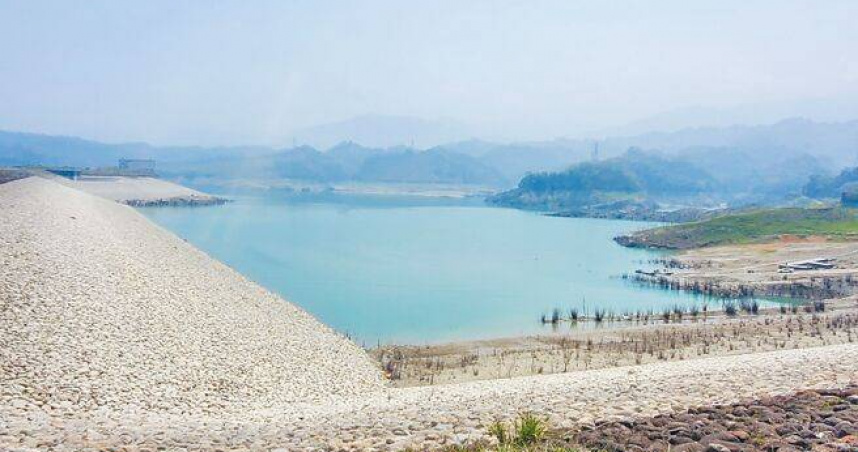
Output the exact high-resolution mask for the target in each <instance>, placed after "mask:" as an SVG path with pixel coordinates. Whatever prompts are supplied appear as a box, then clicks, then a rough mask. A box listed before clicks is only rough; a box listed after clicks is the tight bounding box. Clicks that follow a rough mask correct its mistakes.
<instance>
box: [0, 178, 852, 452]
mask: <svg viewBox="0 0 858 452" xmlns="http://www.w3.org/2000/svg"><path fill="white" fill-rule="evenodd" d="M0 297H2V298H0V308H2V309H0V381H2V386H0V388H2V389H0V450H28V451H29V450H44V449H51V450H87V449H88V448H89V449H91V450H101V449H113V450H150V451H155V450H192V449H199V450H273V449H277V448H281V450H400V449H403V448H405V447H408V446H414V447H417V448H433V447H437V446H441V445H445V444H451V443H465V442H471V441H474V440H479V439H484V438H485V433H486V426H487V425H488V424H489V423H490V422H492V421H493V420H495V419H512V418H513V417H515V416H517V415H518V414H519V413H521V412H523V411H532V412H535V413H537V414H539V415H543V416H546V417H547V418H548V419H549V422H550V424H551V425H552V426H554V427H557V428H564V427H570V428H571V427H574V426H580V425H589V424H592V423H593V422H594V421H596V420H597V419H608V420H610V419H612V418H617V419H618V418H626V417H629V416H652V415H656V414H658V413H670V412H677V411H681V410H684V409H687V408H689V407H693V406H701V405H706V404H712V403H731V402H735V401H736V400H738V399H740V398H742V397H752V396H758V395H761V394H775V393H786V392H791V391H793V390H795V389H797V388H807V387H815V386H824V387H833V386H843V385H846V384H848V383H849V382H850V381H853V380H855V379H856V378H858V345H854V344H843V345H834V346H826V347H818V348H809V349H799V350H780V351H775V352H768V353H756V354H748V355H741V356H727V357H718V358H711V359H700V360H688V361H679V362H670V363H658V364H648V365H642V366H634V367H624V368H612V369H600V370H592V371H584V372H573V373H566V374H555V375H541V376H532V377H521V378H512V379H506V380H492V381H478V382H470V383H463V384H457V385H444V386H432V387H420V388H402V389H393V388H385V387H384V385H383V383H382V382H381V379H380V377H379V375H380V372H379V370H378V369H377V368H376V367H375V365H374V364H373V363H372V362H371V361H370V360H369V358H368V357H367V355H366V354H365V353H364V352H363V351H362V350H360V349H359V348H358V347H356V346H355V345H353V344H352V343H350V342H348V341H346V340H345V339H343V338H342V337H340V336H338V335H336V334H334V333H333V332H332V331H331V330H330V329H328V328H327V327H325V326H323V325H321V324H320V323H319V322H317V321H316V320H314V319H313V318H312V317H310V316H309V315H307V314H306V313H304V312H303V311H302V310H300V309H298V308H297V307H295V306H293V305H291V304H289V303H287V302H285V301H283V300H282V299H280V298H278V297H276V296H274V295H273V294H271V293H269V292H267V291H265V290H264V289H262V288H260V287H259V286H257V285H255V284H253V283H251V282H250V281H248V280H246V279H245V278H243V277H241V276H240V275H238V274H237V273H235V272H234V271H232V270H230V269H229V268H227V267H226V266H224V265H222V264H220V263H218V262H217V261H215V260H213V259H211V258H209V257H208V256H206V255H205V254H204V253H202V252H200V251H198V250H196V249H194V248H193V247H191V246H189V245H187V244H185V243H184V242H183V241H181V240H180V239H178V238H176V237H175V236H173V235H172V234H170V233H169V232H167V231H165V230H163V229H161V228H159V227H157V226H154V225H153V224H152V223H151V222H149V221H148V220H147V219H146V218H144V217H143V216H141V215H139V214H137V213H136V212H135V211H134V210H133V209H131V208H129V207H126V206H121V205H118V204H116V203H113V202H110V201H107V200H104V199H101V198H97V197H94V196H90V195H87V194H84V193H82V192H79V191H75V190H73V189H70V188H67V187H63V186H60V185H58V184H56V183H52V182H49V181H44V180H40V179H34V178H30V179H24V180H21V181H15V182H11V183H8V184H4V185H2V186H0Z"/></svg>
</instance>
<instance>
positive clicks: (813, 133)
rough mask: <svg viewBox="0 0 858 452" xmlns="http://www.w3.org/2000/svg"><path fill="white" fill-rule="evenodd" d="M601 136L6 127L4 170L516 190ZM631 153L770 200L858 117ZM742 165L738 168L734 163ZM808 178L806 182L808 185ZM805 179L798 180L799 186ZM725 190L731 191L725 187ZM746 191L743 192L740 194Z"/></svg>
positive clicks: (849, 158) (847, 137) (832, 152)
mask: <svg viewBox="0 0 858 452" xmlns="http://www.w3.org/2000/svg"><path fill="white" fill-rule="evenodd" d="M596 145H597V142H596V141H594V140H583V139H575V140H573V139H556V140H550V141H541V142H526V143H506V144H498V143H492V142H487V141H481V140H476V139H468V140H464V141H453V142H449V143H447V144H443V145H439V146H434V147H431V148H429V149H426V150H418V149H415V148H412V147H410V146H403V145H402V143H399V144H398V145H397V146H390V147H373V146H367V145H365V144H358V142H355V141H344V142H340V143H338V144H336V145H334V146H333V147H331V148H329V149H327V150H326V151H322V150H319V149H317V148H314V147H310V146H297V147H292V148H281V149H278V148H273V147H266V146H230V147H194V146H184V147H176V146H152V145H149V144H146V143H119V144H106V143H100V142H97V141H92V140H85V139H81V138H76V137H64V136H50V135H39V134H29V133H20V132H2V131H0V166H3V165H5V166H19V165H69V166H84V167H87V166H90V167H92V166H112V165H115V164H116V162H117V160H118V159H120V158H153V159H155V160H157V161H158V170H159V172H160V173H161V174H163V175H165V176H168V177H174V178H179V177H181V178H184V179H187V178H194V177H220V178H275V179H276V178H288V179H296V180H307V181H315V182H338V181H361V182H419V183H444V184H473V185H482V186H488V187H499V188H509V187H514V186H516V184H517V183H518V182H519V181H520V180H521V179H522V178H524V177H525V176H527V175H528V174H530V173H540V172H560V171H563V170H565V169H567V168H569V167H570V166H572V165H574V164H578V163H581V162H585V161H589V160H591V158H592V154H593V151H594V149H595V147H596ZM630 148H641V149H647V150H658V151H660V153H661V154H662V155H663V156H664V157H670V156H676V157H679V158H681V159H683V160H685V161H687V162H689V163H691V164H693V165H696V166H697V167H700V168H705V169H706V170H707V173H708V174H709V176H710V177H711V178H712V179H713V180H714V181H715V183H716V184H715V186H717V187H720V188H719V189H723V190H727V189H728V188H729V187H731V186H734V187H736V189H735V190H733V191H734V192H735V191H741V190H746V191H758V192H760V193H763V194H770V193H775V192H789V191H800V188H801V185H802V184H804V183H805V182H807V180H806V177H807V173H809V172H810V173H812V174H820V175H827V174H830V173H833V172H835V171H839V170H840V169H842V168H843V167H846V166H854V164H855V163H856V162H855V159H856V157H858V121H849V122H842V123H816V122H813V121H808V120H804V119H790V120H784V121H780V122H778V123H775V124H771V125H767V126H733V127H727V128H694V129H683V130H680V131H677V132H659V133H647V134H643V135H639V136H633V137H613V138H607V139H604V140H600V141H598V149H599V155H598V157H599V159H600V160H606V159H610V158H613V157H618V156H621V155H623V154H624V153H625V152H626V151H627V150H628V149H630ZM737 162H738V163H740V164H737ZM802 178H805V179H804V180H801V179H802ZM799 180H801V182H800V183H799V182H797V181H799ZM725 187H727V188H725ZM740 189H741V190H740Z"/></svg>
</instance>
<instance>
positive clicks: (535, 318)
mask: <svg viewBox="0 0 858 452" xmlns="http://www.w3.org/2000/svg"><path fill="white" fill-rule="evenodd" d="M412 204H413V203H408V202H378V201H377V200H361V199H360V198H354V199H348V200H346V201H341V202H314V203H307V202H293V201H288V200H286V199H276V198H271V199H253V198H244V199H240V200H239V201H238V202H235V203H231V204H228V205H224V206H216V207H205V208H169V207H167V208H147V209H141V210H142V211H143V213H144V214H146V215H147V216H148V217H149V218H151V219H152V220H154V221H155V222H157V223H159V224H161V225H162V226H164V227H166V228H168V229H170V230H171V231H173V232H174V233H176V234H177V235H179V236H181V237H183V238H185V239H187V240H188V241H190V242H191V243H193V244H194V245H196V246H197V247H199V248H201V249H203V250H205V251H206V252H208V253H209V254H210V255H212V256H214V257H215V258H217V259H219V260H221V261H223V262H225V263H227V264H228V265H230V266H232V267H233V268H235V269H236V270H238V271H239V272H241V273H243V274H244V275H246V276H248V277H249V278H251V279H253V280H255V281H257V282H258V283H260V284H262V285H263V286H265V287H267V288H268V289H270V290H272V291H275V292H277V293H279V294H281V295H282V296H283V297H285V298H287V299H288V300H290V301H292V302H294V303H296V304H298V305H300V306H302V307H303V308H304V309H306V310H308V311H310V312H311V313H313V314H314V315H315V316H317V317H318V318H319V319H321V320H322V321H324V322H326V323H327V324H329V325H331V326H333V327H334V328H335V329H337V330H339V331H341V332H344V333H348V334H350V335H351V336H352V337H354V338H356V339H357V340H358V341H359V342H363V343H365V344H366V345H375V344H376V343H377V342H382V343H390V342H395V343H430V342H441V341H447V340H458V339H473V338H488V337H501V336H513V335H520V334H529V333H547V332H550V331H551V329H550V327H548V326H543V325H541V323H540V322H539V317H540V315H542V314H548V313H550V312H551V309H552V308H554V307H560V308H563V310H564V311H565V310H566V309H568V308H569V307H578V308H579V309H580V308H583V307H584V306H585V305H586V306H587V308H588V309H589V310H590V311H591V312H592V310H593V309H594V307H604V308H608V309H612V310H614V311H616V312H618V313H619V312H623V311H625V310H636V309H648V308H654V309H656V310H658V309H659V308H660V307H663V306H665V305H673V304H676V303H682V304H691V303H693V302H695V301H699V300H695V299H694V296H693V295H690V294H679V293H670V292H665V291H660V290H657V289H649V288H641V287H636V286H635V285H632V284H630V283H627V282H626V281H624V280H622V279H621V278H619V276H620V275H622V274H623V273H627V272H632V271H633V270H634V269H635V268H640V267H641V266H643V265H644V264H642V262H645V261H646V260H648V259H651V258H652V257H654V256H655V254H653V253H651V252H647V251H642V250H632V249H627V248H623V247H621V246H618V245H616V244H615V243H614V242H613V241H612V240H611V238H612V237H614V236H615V235H617V234H619V233H622V232H627V231H631V230H634V229H639V228H642V227H646V226H649V225H648V224H645V223H640V222H627V221H616V220H596V219H570V218H551V217H546V216H542V215H539V214H536V213H531V212H523V211H518V210H511V209H500V208H491V207H482V206H456V205H435V203H431V202H429V203H427V202H425V201H424V202H423V203H420V204H419V205H412ZM561 328H562V327H561Z"/></svg>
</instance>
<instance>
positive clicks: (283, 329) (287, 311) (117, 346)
mask: <svg viewBox="0 0 858 452" xmlns="http://www.w3.org/2000/svg"><path fill="white" fill-rule="evenodd" d="M0 366H2V367H0V377H2V381H3V386H2V401H3V403H4V404H16V405H21V404H30V403H38V404H40V405H42V406H45V407H51V408H55V409H68V410H71V411H79V410H93V409H97V408H100V407H111V408H118V407H122V408H126V407H132V408H138V409H145V410H149V411H155V412H174V413H177V412H199V413H207V412H211V411H217V412H224V411H244V410H247V409H261V408H268V407H273V406H281V405H283V404H285V403H291V402H296V401H305V400H308V399H316V398H320V397H325V396H330V395H336V394H358V393H361V392H365V391H368V390H374V389H379V388H380V387H381V386H382V380H381V377H380V372H379V369H378V368H377V366H376V365H375V364H374V362H373V361H372V360H371V359H370V358H369V357H368V356H367V355H366V353H364V351H363V350H361V349H360V348H359V347H358V346H356V345H354V344H353V343H351V342H350V341H348V340H346V339H345V338H343V337H342V336H340V335H338V334H336V333H335V332H334V331H332V330H331V329H329V328H328V327H326V326H324V325H322V324H321V323H319V322H318V321H317V320H315V319H314V318H313V317H311V316H310V315H309V314H307V313H306V312H304V311H303V310H301V309H299V308H297V307H296V306H294V305H293V304H291V303H288V302H286V301H284V300H283V299H281V298H279V297H277V296H276V295H274V294H272V293H270V292H268V291H266V290H264V289H263V288H261V287H260V286H258V285H256V284H254V283H253V282H251V281H249V280H247V279H245V278H244V277H242V276H241V275H239V274H238V273H237V272H235V271H233V270H231V269H230V268H228V267H227V266H225V265H223V264H221V263H219V262H217V261H216V260H214V259H211V258H210V257H208V256H207V255H206V254H204V253H202V252H200V251H199V250H197V249H195V248H193V247H192V246H190V245H188V244H187V243H185V242H184V241H182V240H181V239H179V238H177V237H176V236H174V235H173V234H171V233H169V232H167V231H165V230H163V229H161V228H160V227H158V226H155V225H154V224H152V223H151V222H150V221H149V220H147V219H146V218H145V217H143V216H142V215H140V214H139V213H137V212H136V211H135V210H134V209H132V208H130V207H127V206H122V205H119V204H117V203H115V202H112V201H108V200H105V199H102V198H98V197H95V196H92V195H89V194H85V193H83V192H80V191H77V190H74V189H71V188H68V187H65V186H62V185H60V184H57V183H54V182H52V181H48V180H44V179H40V178H28V179H22V180H18V181H14V182H9V183H7V184H3V185H0Z"/></svg>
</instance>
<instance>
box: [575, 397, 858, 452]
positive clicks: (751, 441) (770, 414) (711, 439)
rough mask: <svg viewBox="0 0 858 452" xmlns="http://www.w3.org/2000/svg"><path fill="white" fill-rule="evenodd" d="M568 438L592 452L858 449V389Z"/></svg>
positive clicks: (750, 403) (698, 411) (608, 427)
mask: <svg viewBox="0 0 858 452" xmlns="http://www.w3.org/2000/svg"><path fill="white" fill-rule="evenodd" d="M568 439H569V440H571V441H570V442H572V443H575V444H580V445H583V446H585V447H587V448H590V449H595V450H608V451H619V450H622V451H628V452H643V451H663V450H671V451H673V452H728V451H729V452H733V451H746V452H764V451H778V452H798V451H802V450H813V451H816V452H836V451H842V452H848V451H856V450H858V386H855V385H851V386H849V387H848V388H844V389H823V390H809V391H800V392H798V393H795V394H789V395H781V396H773V397H771V396H768V397H762V398H759V399H756V400H743V401H741V402H739V403H736V404H731V405H717V406H708V407H700V408H692V409H691V410H688V411H686V412H683V413H676V414H669V415H662V416H656V417H652V418H644V419H631V418H630V419H624V420H621V421H612V422H606V423H601V424H599V425H597V426H596V427H595V428H589V429H587V430H586V431H583V432H581V433H579V434H577V435H573V436H571V437H569V438H568Z"/></svg>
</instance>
